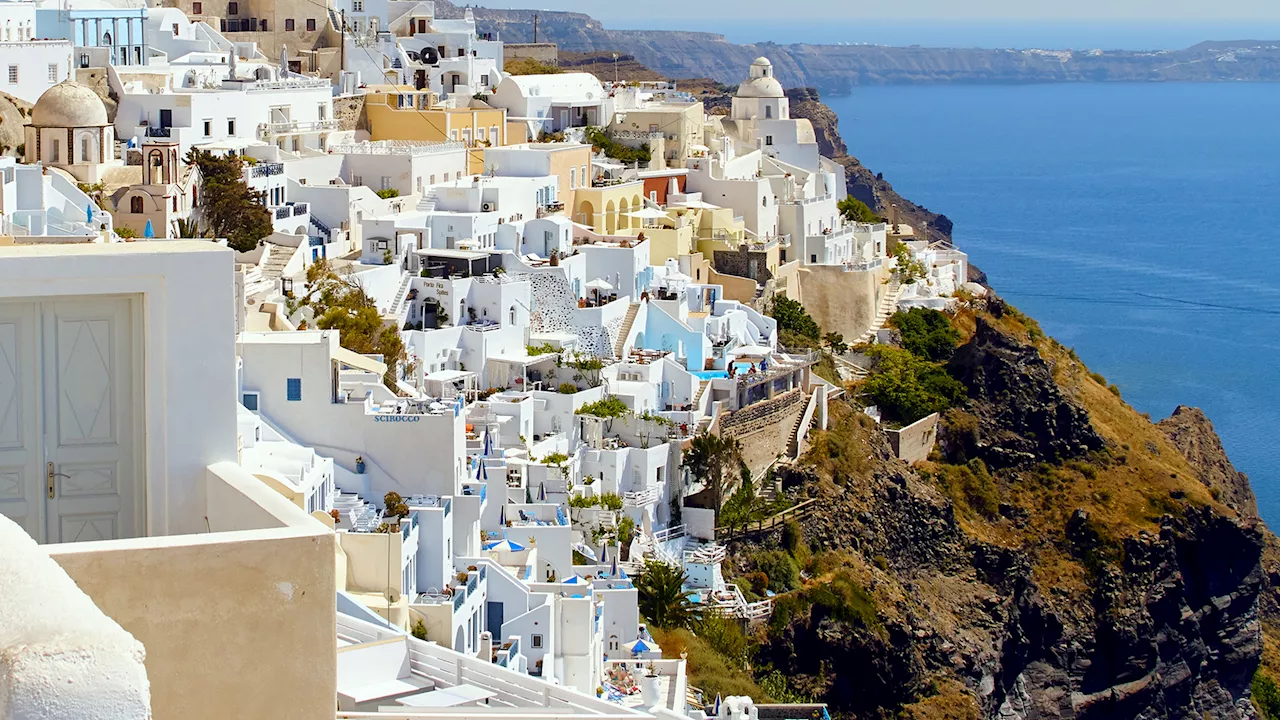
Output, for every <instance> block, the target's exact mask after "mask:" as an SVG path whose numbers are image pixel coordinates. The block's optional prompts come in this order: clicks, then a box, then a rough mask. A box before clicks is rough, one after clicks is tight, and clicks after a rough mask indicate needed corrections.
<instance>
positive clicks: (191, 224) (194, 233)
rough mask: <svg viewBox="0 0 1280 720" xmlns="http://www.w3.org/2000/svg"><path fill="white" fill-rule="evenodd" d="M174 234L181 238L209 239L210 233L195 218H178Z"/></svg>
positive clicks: (174, 226)
mask: <svg viewBox="0 0 1280 720" xmlns="http://www.w3.org/2000/svg"><path fill="white" fill-rule="evenodd" d="M173 232H174V235H177V236H178V237H180V238H207V237H209V231H208V230H207V229H205V228H202V227H201V226H200V222H199V221H197V220H196V219H195V218H178V219H177V220H174V221H173Z"/></svg>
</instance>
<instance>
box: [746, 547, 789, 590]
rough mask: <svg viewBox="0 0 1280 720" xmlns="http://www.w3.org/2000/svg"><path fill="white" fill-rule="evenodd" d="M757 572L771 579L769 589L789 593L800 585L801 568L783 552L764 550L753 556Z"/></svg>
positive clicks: (752, 560) (752, 559)
mask: <svg viewBox="0 0 1280 720" xmlns="http://www.w3.org/2000/svg"><path fill="white" fill-rule="evenodd" d="M751 562H752V564H753V565H755V568H756V570H757V571H759V572H762V573H764V574H765V575H766V576H768V578H769V589H770V590H772V591H774V592H787V591H788V590H791V589H792V588H795V587H796V586H797V585H799V584H800V568H799V567H798V566H797V565H796V561H795V559H794V558H792V557H791V556H790V555H788V554H787V553H785V552H783V551H781V550H764V551H762V552H758V553H756V554H755V555H753V556H751Z"/></svg>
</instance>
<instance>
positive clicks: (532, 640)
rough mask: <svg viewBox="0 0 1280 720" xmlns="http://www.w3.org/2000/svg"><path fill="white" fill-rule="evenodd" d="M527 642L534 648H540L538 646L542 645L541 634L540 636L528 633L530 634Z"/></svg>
mask: <svg viewBox="0 0 1280 720" xmlns="http://www.w3.org/2000/svg"><path fill="white" fill-rule="evenodd" d="M529 644H530V645H532V646H533V647H536V648H540V647H542V636H541V635H530V636H529Z"/></svg>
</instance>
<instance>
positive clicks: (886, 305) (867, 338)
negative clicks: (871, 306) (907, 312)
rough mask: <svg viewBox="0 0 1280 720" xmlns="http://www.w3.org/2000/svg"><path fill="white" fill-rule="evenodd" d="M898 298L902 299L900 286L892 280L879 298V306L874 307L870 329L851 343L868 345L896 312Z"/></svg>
mask: <svg viewBox="0 0 1280 720" xmlns="http://www.w3.org/2000/svg"><path fill="white" fill-rule="evenodd" d="M900 297H902V285H901V283H899V282H898V281H897V280H894V281H892V282H890V283H889V285H888V286H886V288H885V292H884V295H881V296H880V305H879V306H877V307H876V317H875V319H874V320H872V321H871V327H869V328H867V331H866V332H864V333H862V335H860V336H859V337H858V339H857V340H855V341H853V344H854V345H861V344H863V343H869V342H871V340H872V339H873V338H875V336H876V333H877V332H879V330H880V328H882V327H884V324H885V323H886V322H888V321H889V318H890V317H892V316H893V314H894V313H895V312H897V311H898V298H900Z"/></svg>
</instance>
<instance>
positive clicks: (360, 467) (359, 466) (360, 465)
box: [356, 455, 365, 475]
mask: <svg viewBox="0 0 1280 720" xmlns="http://www.w3.org/2000/svg"><path fill="white" fill-rule="evenodd" d="M364 469H365V465H364V456H363V455H357V456H356V474H357V475H363V474H364Z"/></svg>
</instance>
